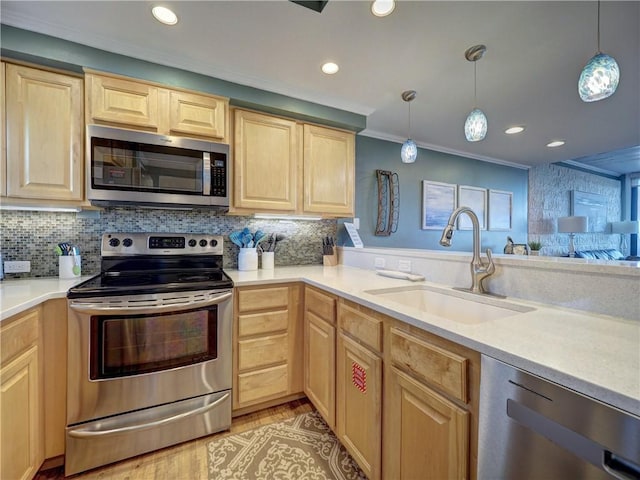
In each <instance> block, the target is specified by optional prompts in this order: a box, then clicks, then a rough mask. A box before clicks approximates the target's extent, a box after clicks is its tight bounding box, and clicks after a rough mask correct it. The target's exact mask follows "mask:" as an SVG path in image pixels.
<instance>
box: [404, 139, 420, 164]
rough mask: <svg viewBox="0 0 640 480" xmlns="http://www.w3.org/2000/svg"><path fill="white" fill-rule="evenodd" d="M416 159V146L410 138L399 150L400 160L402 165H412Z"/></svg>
mask: <svg viewBox="0 0 640 480" xmlns="http://www.w3.org/2000/svg"><path fill="white" fill-rule="evenodd" d="M417 157H418V146H417V145H416V142H414V141H413V140H411V139H410V138H409V139H407V140H405V142H404V143H403V144H402V148H401V149H400V158H401V160H402V162H403V163H413V162H415V161H416V158H417Z"/></svg>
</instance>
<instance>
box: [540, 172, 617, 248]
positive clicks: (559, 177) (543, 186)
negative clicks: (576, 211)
mask: <svg viewBox="0 0 640 480" xmlns="http://www.w3.org/2000/svg"><path fill="white" fill-rule="evenodd" d="M621 189H622V186H621V183H620V181H619V180H612V179H609V178H605V177H602V176H600V175H594V174H591V173H587V172H582V171H579V170H574V169H571V168H567V167H562V166H559V165H552V164H549V165H540V166H537V167H533V168H531V169H530V170H529V215H528V217H529V241H531V240H537V241H540V242H542V245H543V248H542V252H541V254H542V255H550V256H561V255H566V254H567V253H568V251H569V235H567V234H564V233H557V232H556V230H557V227H556V222H557V219H558V217H566V216H569V215H571V191H572V190H578V191H581V192H589V193H597V194H599V195H603V196H604V197H605V198H606V200H607V222H608V223H610V222H615V221H618V220H620V215H621V203H620V202H621V200H620V199H621ZM619 244H620V238H619V236H618V235H612V234H610V233H606V232H604V233H603V232H598V233H595V232H594V233H585V234H577V235H576V236H575V239H574V245H575V248H576V250H593V249H603V248H619Z"/></svg>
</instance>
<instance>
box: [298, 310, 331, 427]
mask: <svg viewBox="0 0 640 480" xmlns="http://www.w3.org/2000/svg"><path fill="white" fill-rule="evenodd" d="M304 322H305V323H304V393H305V394H306V395H307V397H309V400H311V403H313V405H314V406H315V407H316V409H317V410H318V412H320V415H322V417H323V418H324V419H325V421H326V422H327V424H328V425H329V427H330V428H331V429H332V430H334V429H335V424H336V378H335V371H336V343H335V342H336V328H335V327H334V326H333V325H330V324H328V323H327V322H325V321H324V320H322V319H321V318H320V317H318V316H317V315H315V314H314V313H312V312H310V311H306V312H305V318H304Z"/></svg>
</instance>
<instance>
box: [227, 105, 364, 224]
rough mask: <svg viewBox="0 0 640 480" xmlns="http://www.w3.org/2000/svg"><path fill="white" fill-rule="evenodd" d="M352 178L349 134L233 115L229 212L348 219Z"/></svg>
mask: <svg viewBox="0 0 640 480" xmlns="http://www.w3.org/2000/svg"><path fill="white" fill-rule="evenodd" d="M354 176H355V135H354V134H353V133H352V132H346V131H342V130H336V129H333V128H328V127H323V126H319V125H310V124H302V123H298V122H295V121H294V120H289V119H284V118H280V117H274V116H271V115H266V114H263V113H257V112H250V111H246V110H241V109H236V110H235V111H234V197H233V198H234V201H233V208H232V211H233V212H235V213H250V212H256V211H258V212H275V213H283V212H286V213H288V214H309V215H322V216H328V217H331V216H333V217H337V216H341V217H346V216H352V215H353V211H354V203H353V202H354V184H355V180H354V178H355V177H354Z"/></svg>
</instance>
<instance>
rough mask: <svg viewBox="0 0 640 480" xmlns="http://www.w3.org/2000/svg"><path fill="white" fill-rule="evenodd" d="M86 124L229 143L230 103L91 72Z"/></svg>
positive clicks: (87, 85) (88, 77)
mask: <svg viewBox="0 0 640 480" xmlns="http://www.w3.org/2000/svg"><path fill="white" fill-rule="evenodd" d="M85 80H86V89H85V90H86V96H87V105H88V111H87V123H98V124H103V125H114V126H120V127H123V128H131V129H135V130H145V131H150V132H156V133H159V134H163V135H180V136H189V137H196V138H202V139H206V140H211V141H215V142H221V143H228V130H229V129H228V123H229V113H228V112H229V100H228V99H226V98H223V97H217V96H215V95H208V94H204V93H195V92H190V91H184V90H178V89H169V88H165V87H163V86H161V85H156V84H153V83H149V82H144V81H142V80H135V79H130V78H125V77H120V76H116V75H107V74H103V73H100V74H98V73H93V72H88V73H87V74H86V76H85Z"/></svg>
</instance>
